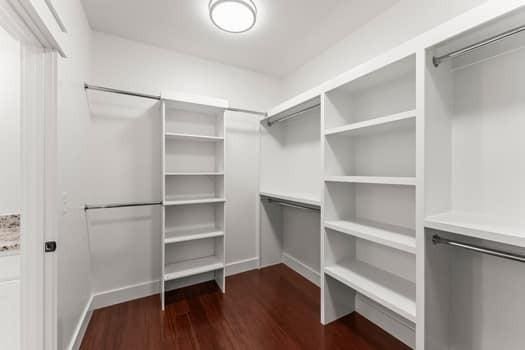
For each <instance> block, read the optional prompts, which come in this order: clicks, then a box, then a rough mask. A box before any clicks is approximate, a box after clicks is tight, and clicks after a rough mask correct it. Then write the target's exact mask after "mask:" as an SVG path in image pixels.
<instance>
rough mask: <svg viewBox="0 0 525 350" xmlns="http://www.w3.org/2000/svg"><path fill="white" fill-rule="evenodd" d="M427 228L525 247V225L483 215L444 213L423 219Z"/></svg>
mask: <svg viewBox="0 0 525 350" xmlns="http://www.w3.org/2000/svg"><path fill="white" fill-rule="evenodd" d="M425 226H426V227H428V228H432V229H436V230H440V231H447V232H452V233H457V234H461V235H464V236H469V237H474V238H479V239H486V240H490V241H494V242H499V243H504V244H509V245H514V246H517V247H525V224H524V223H523V222H521V223H520V222H515V221H514V220H509V219H506V218H495V217H490V216H487V215H483V214H474V213H463V212H446V213H441V214H437V215H432V216H428V217H427V218H425Z"/></svg>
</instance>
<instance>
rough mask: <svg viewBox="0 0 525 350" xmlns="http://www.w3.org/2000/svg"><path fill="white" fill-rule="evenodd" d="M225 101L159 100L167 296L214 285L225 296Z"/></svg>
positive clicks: (163, 283)
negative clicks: (199, 285)
mask: <svg viewBox="0 0 525 350" xmlns="http://www.w3.org/2000/svg"><path fill="white" fill-rule="evenodd" d="M226 108H228V101H225V100H221V99H215V98H209V97H201V96H190V95H185V94H168V95H165V96H163V97H162V201H163V206H162V279H161V303H162V309H163V310H164V306H165V292H166V290H170V289H176V288H180V287H183V286H187V285H191V284H195V283H200V282H203V281H209V280H215V281H216V283H217V285H218V286H219V288H220V289H221V290H222V291H223V292H225V255H226V254H225V239H226V238H225V235H226V216H225V215H226V208H225V203H226V197H225V187H226V185H225V176H224V174H225V136H226V133H225V123H224V112H225V110H226Z"/></svg>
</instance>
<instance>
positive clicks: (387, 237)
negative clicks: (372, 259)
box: [324, 220, 416, 254]
mask: <svg viewBox="0 0 525 350" xmlns="http://www.w3.org/2000/svg"><path fill="white" fill-rule="evenodd" d="M324 226H325V227H326V228H328V229H331V230H334V231H337V232H341V233H346V234H349V235H352V236H355V237H357V238H361V239H364V240H367V241H371V242H374V243H378V244H382V245H384V246H387V247H390V248H394V249H398V250H402V251H404V252H407V253H411V254H415V253H416V238H415V231H414V230H412V229H408V228H404V227H399V226H394V225H388V224H383V223H378V222H372V221H365V220H356V221H348V220H333V221H326V222H325V224H324Z"/></svg>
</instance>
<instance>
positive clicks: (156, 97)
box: [84, 83, 160, 100]
mask: <svg viewBox="0 0 525 350" xmlns="http://www.w3.org/2000/svg"><path fill="white" fill-rule="evenodd" d="M84 89H86V90H96V91H103V92H109V93H112V94H119V95H128V96H135V97H142V98H149V99H151V100H160V95H148V94H142V93H139V92H133V91H126V90H118V89H113V88H108V87H103V86H96V85H90V84H87V83H84Z"/></svg>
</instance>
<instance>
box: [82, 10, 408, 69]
mask: <svg viewBox="0 0 525 350" xmlns="http://www.w3.org/2000/svg"><path fill="white" fill-rule="evenodd" d="M397 1H398V0H254V2H255V3H256V5H257V9H258V18H257V23H256V25H255V27H254V28H253V29H252V30H251V31H249V32H247V33H243V34H228V33H224V32H221V31H220V30H218V29H217V28H215V27H214V26H213V24H212V23H211V21H210V20H209V17H208V2H209V0H110V1H108V0H82V2H83V4H84V8H85V11H86V13H87V16H88V19H89V23H90V25H91V27H92V28H93V29H94V30H96V31H100V32H104V33H108V34H113V35H117V36H120V37H123V38H126V39H130V40H135V41H140V42H143V43H147V44H151V45H155V46H159V47H163V48H168V49H174V50H177V51H179V52H184V53H187V54H191V55H195V56H199V57H202V58H206V59H211V60H215V61H219V62H223V63H226V64H231V65H235V66H239V67H243V68H248V69H251V70H254V71H258V72H262V73H266V74H271V75H274V76H279V77H282V76H284V75H286V74H288V73H290V72H292V71H294V70H295V69H297V68H298V67H300V66H301V65H302V64H304V63H305V62H306V61H308V60H309V59H310V58H312V57H314V56H316V55H318V54H320V53H321V52H322V51H323V50H325V49H326V48H328V47H330V46H331V45H333V44H335V43H336V42H338V41H339V40H341V39H342V38H344V37H345V36H346V35H348V34H349V33H350V32H352V31H353V30H355V29H356V28H357V27H359V26H361V25H363V24H365V23H366V22H368V21H369V20H371V19H372V18H373V17H375V16H377V15H378V14H379V13H381V12H382V11H384V10H386V9H387V8H388V7H390V6H392V4H394V3H395V2H397Z"/></svg>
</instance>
